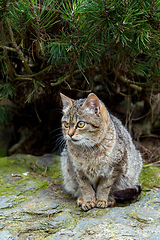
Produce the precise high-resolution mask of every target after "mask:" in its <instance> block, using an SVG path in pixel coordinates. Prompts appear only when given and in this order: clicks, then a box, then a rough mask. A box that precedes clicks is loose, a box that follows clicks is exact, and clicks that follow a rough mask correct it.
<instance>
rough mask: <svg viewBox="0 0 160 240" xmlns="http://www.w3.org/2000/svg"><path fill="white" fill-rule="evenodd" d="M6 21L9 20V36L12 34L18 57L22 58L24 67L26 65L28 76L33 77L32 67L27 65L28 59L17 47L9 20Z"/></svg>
mask: <svg viewBox="0 0 160 240" xmlns="http://www.w3.org/2000/svg"><path fill="white" fill-rule="evenodd" d="M6 20H7V25H8V30H9V34H10V37H11V41H12V44H13V47H14V48H15V50H16V52H17V54H18V56H19V57H20V59H21V61H22V63H23V65H24V68H25V70H26V71H27V73H28V74H30V75H31V74H33V73H32V70H31V68H30V66H29V65H28V63H27V61H26V59H25V57H24V55H23V52H22V51H21V50H20V49H19V47H18V46H17V43H16V41H15V39H14V34H13V31H12V28H11V25H10V22H9V20H8V19H6Z"/></svg>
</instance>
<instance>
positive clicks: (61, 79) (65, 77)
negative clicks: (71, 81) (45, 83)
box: [51, 66, 95, 87]
mask: <svg viewBox="0 0 160 240" xmlns="http://www.w3.org/2000/svg"><path fill="white" fill-rule="evenodd" d="M93 67H95V66H92V67H91V68H93ZM88 68H89V67H85V68H83V69H77V70H75V71H74V72H72V73H70V74H67V75H64V76H62V77H60V78H58V79H57V80H51V81H56V82H55V83H52V82H51V86H53V87H55V86H57V85H59V84H61V83H62V82H64V81H66V80H67V79H68V78H70V77H71V76H73V75H75V74H77V73H80V72H82V71H85V70H87V69H88Z"/></svg>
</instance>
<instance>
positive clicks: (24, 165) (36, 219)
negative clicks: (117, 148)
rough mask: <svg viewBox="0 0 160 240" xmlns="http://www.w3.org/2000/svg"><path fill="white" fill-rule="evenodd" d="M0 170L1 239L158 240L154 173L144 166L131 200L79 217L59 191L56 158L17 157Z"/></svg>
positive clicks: (159, 178)
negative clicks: (135, 196)
mask: <svg viewBox="0 0 160 240" xmlns="http://www.w3.org/2000/svg"><path fill="white" fill-rule="evenodd" d="M0 166H1V168H0V184H1V188H0V189H1V190H0V239H1V240H7V239H12V240H30V239H33V240H34V239H35V240H41V239H46V240H53V239H57V240H59V239H62V240H63V239H64V240H65V239H73V240H75V239H85V240H90V239H114V240H122V239H124V240H128V239H129V240H130V239H134V240H135V239H137V240H139V239H142V240H143V239H144V240H146V239H148V240H159V239H160V191H159V189H160V171H159V168H156V167H152V166H144V168H143V172H142V174H141V182H142V184H143V186H144V188H143V189H144V190H143V192H142V194H141V196H140V197H139V199H137V200H136V201H134V202H130V203H129V202H125V203H121V204H120V203H119V204H117V205H116V206H115V207H113V208H107V209H96V208H95V209H92V210H90V211H88V212H83V211H82V210H81V209H80V208H79V207H77V206H76V200H75V199H73V198H71V197H70V196H69V195H68V194H66V193H65V192H64V191H63V187H62V179H61V171H60V161H59V157H58V156H55V155H50V154H48V155H45V156H43V157H35V156H31V155H22V154H20V155H15V156H11V157H6V158H0ZM45 174H46V175H45Z"/></svg>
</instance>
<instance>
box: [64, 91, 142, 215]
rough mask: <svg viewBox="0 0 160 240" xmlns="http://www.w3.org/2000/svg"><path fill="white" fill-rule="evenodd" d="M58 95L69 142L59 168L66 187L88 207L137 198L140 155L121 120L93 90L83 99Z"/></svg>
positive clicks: (67, 141) (66, 137) (81, 204)
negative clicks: (110, 111) (111, 112)
mask: <svg viewBox="0 0 160 240" xmlns="http://www.w3.org/2000/svg"><path fill="white" fill-rule="evenodd" d="M60 95H61V100H62V104H63V116H62V120H61V123H62V133H63V136H64V139H65V142H66V146H65V148H64V150H63V152H62V153H61V169H62V174H63V178H64V186H65V189H66V191H67V192H69V193H70V194H71V195H73V196H74V197H76V198H77V204H78V206H80V207H81V208H82V209H83V210H84V211H87V210H90V209H91V208H94V207H97V208H106V207H109V206H113V205H114V204H115V200H116V199H132V198H134V197H137V196H138V195H139V194H140V192H141V189H142V188H141V185H140V184H139V185H138V184H137V185H135V184H136V183H137V181H138V177H139V174H140V172H141V169H142V158H141V155H140V153H139V151H138V150H136V148H135V146H134V144H133V142H132V139H131V136H130V134H129V132H128V131H127V130H126V128H125V127H124V126H123V125H122V123H121V121H120V120H119V119H118V118H116V117H115V116H113V115H112V114H110V113H109V111H108V110H107V108H106V107H105V105H104V104H103V102H102V101H101V100H100V99H99V98H98V97H97V96H96V95H95V94H94V93H90V94H89V95H88V97H87V98H86V99H79V100H73V99H71V98H69V97H67V96H65V95H63V94H62V93H61V94H60Z"/></svg>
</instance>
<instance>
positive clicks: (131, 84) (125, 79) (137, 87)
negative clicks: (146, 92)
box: [112, 68, 143, 92]
mask: <svg viewBox="0 0 160 240" xmlns="http://www.w3.org/2000/svg"><path fill="white" fill-rule="evenodd" d="M112 72H113V73H114V74H115V76H116V78H117V79H119V80H120V81H121V82H123V83H125V84H126V85H128V86H130V87H131V88H133V89H135V90H136V91H138V92H141V91H142V90H143V89H142V87H140V86H137V85H136V84H135V83H134V82H133V81H131V80H130V79H128V78H127V77H126V76H123V75H121V74H120V73H119V72H118V71H117V70H116V69H115V68H112Z"/></svg>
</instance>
